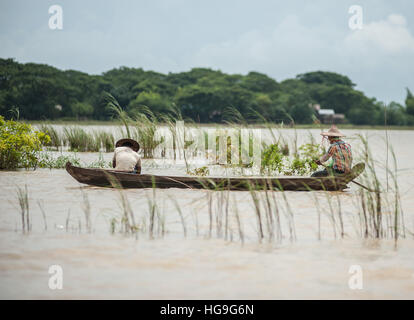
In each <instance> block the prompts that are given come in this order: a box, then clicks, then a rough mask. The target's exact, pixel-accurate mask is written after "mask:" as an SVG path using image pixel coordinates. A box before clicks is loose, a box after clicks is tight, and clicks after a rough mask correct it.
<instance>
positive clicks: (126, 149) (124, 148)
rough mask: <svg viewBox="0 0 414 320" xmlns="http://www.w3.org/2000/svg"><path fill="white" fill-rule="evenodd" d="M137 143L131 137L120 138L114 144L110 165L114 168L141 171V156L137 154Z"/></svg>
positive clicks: (138, 172) (133, 171)
mask: <svg viewBox="0 0 414 320" xmlns="http://www.w3.org/2000/svg"><path fill="white" fill-rule="evenodd" d="M138 150H139V143H138V142H136V141H135V140H133V139H121V140H119V141H117V142H116V144H115V151H114V157H113V159H112V167H114V168H115V170H120V171H126V172H131V173H136V174H140V173H141V157H140V155H139V154H138Z"/></svg>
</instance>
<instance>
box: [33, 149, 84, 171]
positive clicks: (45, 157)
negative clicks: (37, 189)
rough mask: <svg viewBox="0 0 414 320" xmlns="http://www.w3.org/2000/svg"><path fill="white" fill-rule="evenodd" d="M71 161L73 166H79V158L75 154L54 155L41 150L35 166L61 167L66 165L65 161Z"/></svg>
mask: <svg viewBox="0 0 414 320" xmlns="http://www.w3.org/2000/svg"><path fill="white" fill-rule="evenodd" d="M68 161H69V162H71V163H72V164H73V165H74V166H81V163H80V159H79V158H78V157H77V155H76V153H75V154H73V155H72V154H68V155H64V154H61V155H59V156H57V157H54V156H53V155H52V154H50V153H48V152H42V153H40V154H39V158H38V163H37V166H38V167H39V168H48V169H63V168H65V167H66V162H68Z"/></svg>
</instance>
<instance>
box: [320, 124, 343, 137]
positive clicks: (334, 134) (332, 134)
mask: <svg viewBox="0 0 414 320" xmlns="http://www.w3.org/2000/svg"><path fill="white" fill-rule="evenodd" d="M321 135H322V136H328V137H345V135H344V134H343V133H342V132H341V131H339V130H338V128H337V127H336V125H334V124H333V125H332V127H331V128H330V129H329V130H328V132H322V133H321Z"/></svg>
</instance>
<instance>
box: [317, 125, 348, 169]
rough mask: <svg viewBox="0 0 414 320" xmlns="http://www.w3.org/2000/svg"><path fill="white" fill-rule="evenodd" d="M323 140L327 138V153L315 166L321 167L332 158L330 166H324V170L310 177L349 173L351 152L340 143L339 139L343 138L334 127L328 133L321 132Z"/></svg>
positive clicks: (344, 144)
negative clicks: (328, 144)
mask: <svg viewBox="0 0 414 320" xmlns="http://www.w3.org/2000/svg"><path fill="white" fill-rule="evenodd" d="M321 135H322V136H323V138H326V137H327V138H328V140H329V143H330V144H331V145H330V146H329V149H328V152H327V153H326V154H324V155H323V156H322V157H321V158H320V159H319V160H317V161H316V163H317V164H319V165H323V164H322V163H324V162H326V161H327V160H328V159H329V158H331V157H332V164H331V165H330V166H325V169H323V170H321V171H316V172H314V173H313V174H312V177H326V176H329V175H341V174H346V173H349V172H350V171H351V168H352V150H351V146H350V145H349V144H348V143H346V142H344V141H342V139H341V137H345V135H344V134H342V133H341V132H340V131H339V130H338V128H337V127H336V126H335V125H332V127H331V128H330V129H329V130H328V132H322V133H321Z"/></svg>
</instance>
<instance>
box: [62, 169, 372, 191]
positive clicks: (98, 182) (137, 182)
mask: <svg viewBox="0 0 414 320" xmlns="http://www.w3.org/2000/svg"><path fill="white" fill-rule="evenodd" d="M364 168H365V165H364V164H363V163H360V164H357V165H356V166H355V167H354V168H353V169H352V172H351V173H349V174H347V175H344V176H340V177H339V176H336V177H321V178H311V177H237V178H226V177H193V176H160V175H150V174H134V173H128V172H122V171H115V170H108V169H89V168H80V167H75V166H73V165H72V164H71V163H70V162H67V163H66V171H67V172H68V173H69V174H70V175H71V176H72V177H73V178H75V179H76V180H77V181H78V182H80V183H84V184H88V185H92V186H99V187H122V188H152V187H156V188H189V189H218V190H227V189H229V190H250V189H251V188H253V189H274V190H294V191H311V190H327V191H338V190H343V189H345V188H347V184H348V183H349V182H351V181H352V180H353V179H355V178H356V177H357V176H358V175H359V174H360V173H361V172H362V171H363V170H364Z"/></svg>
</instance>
